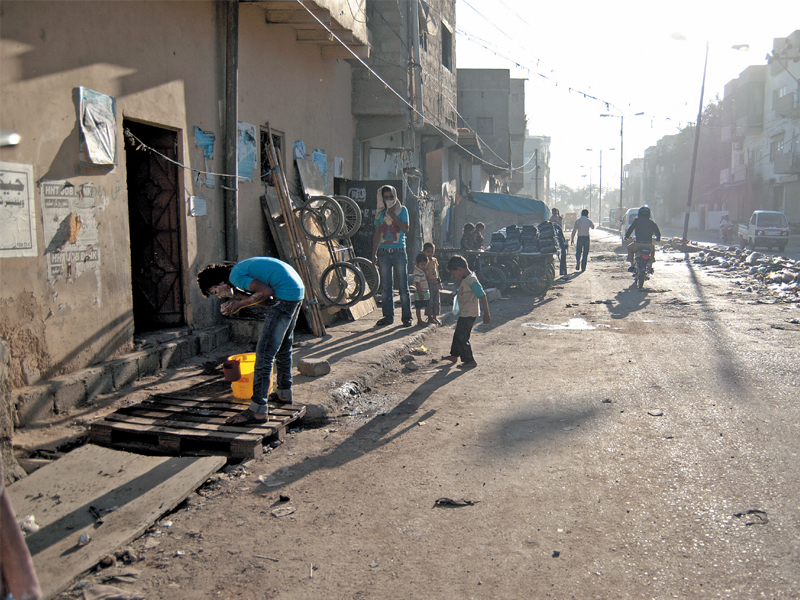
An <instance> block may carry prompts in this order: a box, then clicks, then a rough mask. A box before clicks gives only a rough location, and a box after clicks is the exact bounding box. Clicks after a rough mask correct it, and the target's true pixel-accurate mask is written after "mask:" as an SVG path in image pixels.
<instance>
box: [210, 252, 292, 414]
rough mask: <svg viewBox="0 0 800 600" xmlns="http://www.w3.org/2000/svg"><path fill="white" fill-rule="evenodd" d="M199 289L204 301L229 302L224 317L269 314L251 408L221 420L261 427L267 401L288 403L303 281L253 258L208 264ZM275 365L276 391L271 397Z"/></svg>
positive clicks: (278, 263)
mask: <svg viewBox="0 0 800 600" xmlns="http://www.w3.org/2000/svg"><path fill="white" fill-rule="evenodd" d="M197 284H198V285H199V286H200V291H201V292H202V294H203V296H205V297H206V298H208V297H209V296H216V297H218V298H229V300H227V301H226V302H224V303H223V304H222V305H221V306H220V309H219V310H220V312H221V313H222V314H223V315H225V316H228V315H232V314H234V313H237V312H239V311H240V310H242V309H243V308H245V307H246V306H253V305H254V304H260V305H263V306H265V307H266V309H267V314H266V316H265V317H264V325H263V327H262V329H261V337H260V338H259V340H258V345H257V346H256V364H255V372H254V374H253V396H252V398H251V399H250V406H249V407H248V408H246V409H245V410H243V411H242V412H240V413H238V414H236V415H234V416H232V417H231V418H229V419H228V420H227V421H225V422H226V423H229V424H231V425H250V424H254V423H264V422H265V421H266V420H267V418H268V415H267V413H268V407H267V401H270V402H277V403H279V404H291V403H292V342H293V341H294V326H295V324H296V323H297V314H298V313H299V312H300V305H301V304H302V302H303V298H304V296H305V286H304V285H303V280H302V279H300V275H298V274H297V271H295V270H294V269H293V268H292V267H291V266H290V265H288V264H286V263H285V262H283V261H282V260H278V259H277V258H272V257H269V256H254V257H252V258H246V259H245V260H242V261H240V262H238V263H236V264H235V265H209V266H208V267H206V268H205V269H203V270H202V271H200V273H198V274H197ZM273 362H274V363H275V375H276V377H275V379H276V383H277V389H276V391H275V393H272V394H270V391H269V385H270V380H271V376H272V363H273Z"/></svg>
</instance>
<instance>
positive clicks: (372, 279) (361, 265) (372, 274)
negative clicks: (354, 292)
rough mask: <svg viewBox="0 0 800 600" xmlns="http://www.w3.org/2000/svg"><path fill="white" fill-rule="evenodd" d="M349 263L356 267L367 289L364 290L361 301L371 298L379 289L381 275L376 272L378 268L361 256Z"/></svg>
mask: <svg viewBox="0 0 800 600" xmlns="http://www.w3.org/2000/svg"><path fill="white" fill-rule="evenodd" d="M350 262H351V263H353V265H355V266H356V267H358V269H359V270H360V271H361V274H362V275H364V280H365V281H366V283H367V287H366V288H365V289H364V296H363V298H361V299H362V300H366V299H368V298H372V297H373V296H374V295H375V294H377V293H378V290H380V289H381V274H380V272H379V271H378V267H376V266H375V265H373V264H372V261H370V260H367V259H366V258H363V257H361V256H357V257H355V258H354V259H352V260H351V261H350Z"/></svg>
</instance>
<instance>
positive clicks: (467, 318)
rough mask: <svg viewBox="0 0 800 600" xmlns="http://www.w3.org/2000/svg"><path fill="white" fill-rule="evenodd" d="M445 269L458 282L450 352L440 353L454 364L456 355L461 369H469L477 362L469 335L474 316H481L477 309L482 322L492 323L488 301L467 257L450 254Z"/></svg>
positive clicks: (476, 364) (475, 365)
mask: <svg viewBox="0 0 800 600" xmlns="http://www.w3.org/2000/svg"><path fill="white" fill-rule="evenodd" d="M447 270H448V271H450V272H451V273H452V274H453V277H455V278H456V279H458V280H459V281H460V282H461V284H460V285H459V287H458V295H457V298H458V310H459V312H458V321H457V322H456V330H455V332H454V333H453V343H452V345H451V346H450V355H449V356H443V357H442V360H447V361H450V362H451V363H455V362H456V361H458V359H459V358H460V359H461V365H460V366H461V367H463V368H465V369H471V368H472V367H477V366H478V363H476V362H475V358H474V356H473V355H472V346H471V345H470V343H469V337H470V334H471V333H472V326H473V325H474V324H475V319H477V318H478V317H479V316H480V315H481V311H483V322H484V323H485V324H487V325H488V324H489V323H491V322H492V319H491V317H490V315H489V301H488V300H487V299H486V292H485V291H484V290H483V286H482V285H481V284H480V282H479V281H478V278H477V277H476V276H475V273H473V272H472V271H470V269H469V266H468V265H467V259H465V258H464V257H463V256H459V255H458V254H456V255H454V256H452V257H450V260H449V261H447Z"/></svg>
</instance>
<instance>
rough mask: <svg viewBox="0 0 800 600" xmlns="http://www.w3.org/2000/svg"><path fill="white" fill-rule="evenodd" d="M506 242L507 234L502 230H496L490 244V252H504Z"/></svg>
mask: <svg viewBox="0 0 800 600" xmlns="http://www.w3.org/2000/svg"><path fill="white" fill-rule="evenodd" d="M505 244H506V236H505V234H504V233H503V232H502V231H495V232H494V233H493V234H492V241H491V243H490V244H489V252H502V251H503V248H504V247H505Z"/></svg>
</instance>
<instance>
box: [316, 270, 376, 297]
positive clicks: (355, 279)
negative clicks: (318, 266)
mask: <svg viewBox="0 0 800 600" xmlns="http://www.w3.org/2000/svg"><path fill="white" fill-rule="evenodd" d="M320 284H321V285H320V287H321V288H322V295H323V296H325V299H326V300H327V301H328V302H330V303H331V304H333V305H334V306H340V307H342V308H347V307H348V306H353V305H354V304H355V303H357V302H359V301H360V300H361V299H362V297H363V296H364V290H365V289H366V288H367V284H366V282H365V281H364V275H363V273H361V271H359V269H358V267H356V266H354V265H352V264H350V263H346V262H335V263H333V264H332V265H330V266H329V267H328V268H327V269H325V270H324V271H323V272H322V277H321V278H320Z"/></svg>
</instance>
